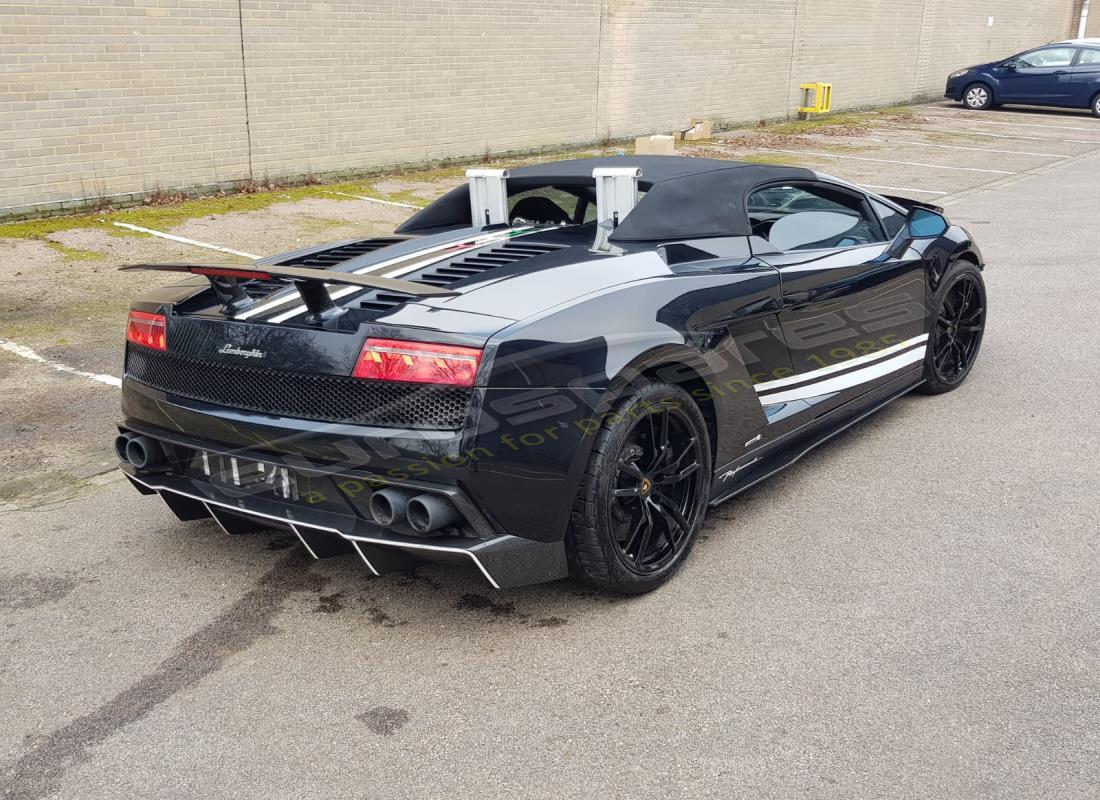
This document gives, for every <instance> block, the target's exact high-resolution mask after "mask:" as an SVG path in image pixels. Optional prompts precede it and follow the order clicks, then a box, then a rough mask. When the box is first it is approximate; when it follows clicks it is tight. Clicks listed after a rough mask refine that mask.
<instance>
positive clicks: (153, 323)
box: [126, 311, 168, 350]
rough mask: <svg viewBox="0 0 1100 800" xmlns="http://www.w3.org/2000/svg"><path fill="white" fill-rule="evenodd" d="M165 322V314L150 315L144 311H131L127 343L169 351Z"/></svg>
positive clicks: (127, 328) (127, 329) (127, 326)
mask: <svg viewBox="0 0 1100 800" xmlns="http://www.w3.org/2000/svg"><path fill="white" fill-rule="evenodd" d="M165 327H166V326H165V320H164V315H163V314H148V313H146V312H144V311H131V312H130V319H129V321H128V322H127V324H126V341H128V342H133V343H134V344H140V345H141V346H142V347H151V348H153V349H154V350H167V349H168V344H167V342H166V340H165Z"/></svg>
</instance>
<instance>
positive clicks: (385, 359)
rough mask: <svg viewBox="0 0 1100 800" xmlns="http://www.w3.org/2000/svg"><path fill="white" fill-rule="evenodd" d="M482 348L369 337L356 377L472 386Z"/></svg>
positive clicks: (358, 364)
mask: <svg viewBox="0 0 1100 800" xmlns="http://www.w3.org/2000/svg"><path fill="white" fill-rule="evenodd" d="M480 363H481V351H480V350H478V349H477V348H475V347H455V346H453V345H449V344H424V343H423V342H405V341H400V340H397V339H367V341H366V342H365V343H364V344H363V349H362V351H361V352H360V353H359V360H358V361H357V362H356V364H355V370H354V371H353V372H352V373H351V375H352V377H353V378H368V379H371V380H376V381H404V382H406V383H442V384H447V385H449V386H473V385H474V379H475V378H476V377H477V367H478V364H480Z"/></svg>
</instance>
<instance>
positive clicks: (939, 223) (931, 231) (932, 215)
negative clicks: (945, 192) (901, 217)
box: [905, 207, 951, 239]
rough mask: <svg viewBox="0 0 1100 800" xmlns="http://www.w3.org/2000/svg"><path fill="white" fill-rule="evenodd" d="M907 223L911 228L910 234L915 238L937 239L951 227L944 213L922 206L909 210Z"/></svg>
mask: <svg viewBox="0 0 1100 800" xmlns="http://www.w3.org/2000/svg"><path fill="white" fill-rule="evenodd" d="M905 224H906V226H908V228H909V235H910V236H911V237H913V238H914V239H935V238H936V237H937V236H943V235H944V234H945V233H947V229H948V228H950V227H951V225H950V223H949V222H948V221H947V220H946V219H945V218H944V216H943V215H942V214H937V213H936V212H935V211H932V210H930V209H927V208H920V207H917V208H914V209H913V210H912V211H910V212H909V216H908V217H907V218H906V220H905Z"/></svg>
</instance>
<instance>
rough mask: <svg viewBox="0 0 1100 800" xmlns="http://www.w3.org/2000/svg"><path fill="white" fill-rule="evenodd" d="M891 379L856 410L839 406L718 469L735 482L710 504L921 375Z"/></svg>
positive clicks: (786, 462)
mask: <svg viewBox="0 0 1100 800" xmlns="http://www.w3.org/2000/svg"><path fill="white" fill-rule="evenodd" d="M918 374H919V373H918ZM892 383H893V384H894V388H893V391H890V390H889V389H887V394H886V395H885V396H883V397H882V398H881V399H878V400H876V401H872V402H871V403H869V404H867V405H861V406H860V408H859V409H857V410H852V409H849V408H846V407H844V406H841V407H840V408H837V409H835V410H834V411H832V412H830V413H829V414H826V415H825V416H824V417H822V418H821V419H817V420H814V421H813V422H810V423H808V424H807V425H806V426H805V427H804V428H801V429H798V430H795V431H791V433H789V434H788V435H787V436H786V437H784V438H783V439H780V440H778V441H776V442H772V443H771V446H770V447H769V448H768V449H766V450H761V451H760V452H758V453H752V452H750V453H746V454H745V455H743V456H741V457H740V458H739V459H737V460H735V461H733V462H731V463H729V464H727V465H725V466H724V467H722V468H721V469H719V470H718V471H717V472H716V476H717V477H718V479H721V477H722V476H723V475H726V476H728V479H729V480H735V482H734V483H732V484H731V485H730V486H729V487H728V488H723V489H721V490H720V491H718V492H716V493H714V496H713V497H712V498H711V500H710V506H716V505H719V504H720V503H724V502H725V501H726V500H729V499H730V498H731V497H734V496H736V495H738V494H740V493H741V492H743V491H745V490H746V489H750V488H752V487H753V486H755V485H756V484H758V483H760V482H761V481H764V480H767V479H768V478H770V477H771V476H772V475H775V474H776V473H777V472H780V471H782V470H784V469H786V468H787V467H789V466H791V464H794V463H795V462H797V461H798V460H799V459H801V458H802V457H803V456H804V455H806V454H807V453H809V452H810V451H811V450H813V449H814V448H815V447H817V446H819V445H821V444H824V443H825V442H827V441H829V440H830V439H832V438H833V437H834V436H836V435H837V434H840V433H843V432H844V431H846V430H847V429H848V428H850V427H852V426H853V425H855V424H856V423H857V422H860V421H861V420H863V419H865V418H866V417H869V416H871V414H874V413H875V412H876V411H878V410H879V409H881V408H884V407H885V406H887V405H889V404H890V403H892V402H893V401H894V400H897V399H898V398H899V397H902V396H903V395H906V394H908V393H909V392H911V391H913V389H915V388H917V387H918V386H920V385H921V384H922V383H924V379H923V378H918V379H917V380H915V381H914V380H913V379H912V377H910V376H904V377H902V378H899V379H898V380H897V381H894V382H892ZM898 384H902V385H901V388H896V387H897V386H898Z"/></svg>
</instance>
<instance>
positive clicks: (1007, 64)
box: [1001, 60, 1016, 72]
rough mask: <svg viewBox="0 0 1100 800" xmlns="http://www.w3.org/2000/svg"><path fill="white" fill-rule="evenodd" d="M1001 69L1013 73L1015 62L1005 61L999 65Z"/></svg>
mask: <svg viewBox="0 0 1100 800" xmlns="http://www.w3.org/2000/svg"><path fill="white" fill-rule="evenodd" d="M1001 69H1003V70H1004V71H1005V72H1015V71H1016V62H1015V61H1014V60H1013V61H1006V62H1005V63H1003V64H1001Z"/></svg>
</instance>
